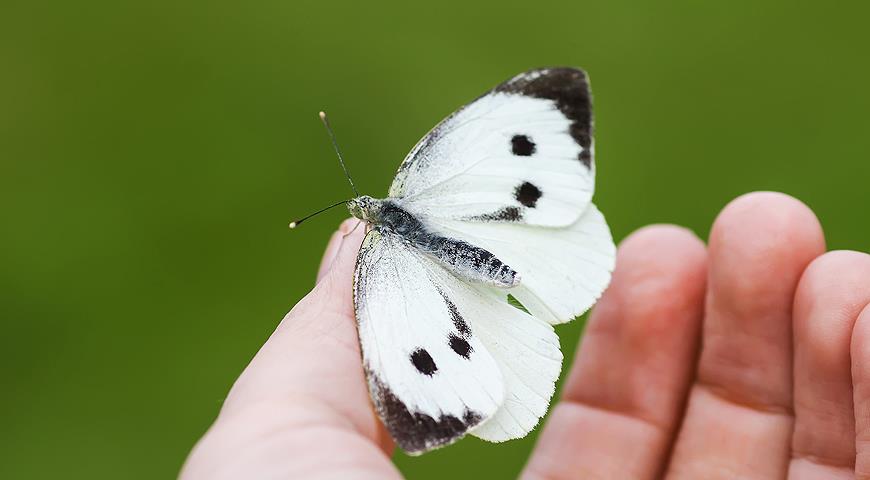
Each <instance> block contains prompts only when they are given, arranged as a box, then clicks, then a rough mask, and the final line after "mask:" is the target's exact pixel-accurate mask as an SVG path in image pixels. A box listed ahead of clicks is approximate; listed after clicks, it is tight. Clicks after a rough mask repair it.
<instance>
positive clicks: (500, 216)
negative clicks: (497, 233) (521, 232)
mask: <svg viewBox="0 0 870 480" xmlns="http://www.w3.org/2000/svg"><path fill="white" fill-rule="evenodd" d="M522 218H523V212H521V211H520V209H519V208H518V207H504V208H502V209H499V210H496V211H495V212H492V213H485V214H483V215H478V216H476V217H471V220H489V221H493V220H494V221H499V222H518V221H520V220H522Z"/></svg>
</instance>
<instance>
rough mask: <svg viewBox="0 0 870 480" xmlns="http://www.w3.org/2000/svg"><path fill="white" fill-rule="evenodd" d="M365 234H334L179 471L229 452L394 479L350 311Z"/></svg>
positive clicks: (290, 472) (295, 467)
mask: <svg viewBox="0 0 870 480" xmlns="http://www.w3.org/2000/svg"><path fill="white" fill-rule="evenodd" d="M363 235H364V229H357V230H356V231H355V232H354V233H352V234H350V235H348V236H346V237H345V236H343V235H342V236H339V240H337V241H339V242H340V245H339V246H338V248H337V252H336V255H335V259H334V261H333V262H332V268H331V269H329V271H328V273H326V274H325V275H324V276H323V278H322V279H321V281H320V283H318V285H317V286H316V287H315V288H314V290H312V291H311V293H309V294H308V295H307V296H306V297H305V298H303V299H302V300H301V301H300V302H299V303H298V304H297V305H296V306H295V307H294V308H293V310H292V311H291V312H290V313H288V314H287V316H285V318H284V320H283V321H282V322H281V324H280V325H279V326H278V328H277V329H276V330H275V332H274V333H273V334H272V336H271V337H270V338H269V339H268V340H267V341H266V343H265V344H264V345H263V347H262V348H261V349H260V351H259V352H258V353H257V355H256V356H255V357H254V359H253V360H252V361H251V363H250V364H249V365H248V367H247V368H246V369H245V371H244V372H243V373H242V375H241V376H240V377H239V379H238V380H237V381H236V383H235V385H234V386H233V388H232V390H231V392H230V394H229V395H228V397H227V399H226V401H225V403H224V406H223V408H222V410H221V413H220V416H219V418H218V420H217V421H216V422H215V424H214V425H213V426H212V428H211V430H210V431H209V432H208V434H207V435H206V436H205V437H204V438H203V440H202V441H201V442H200V444H199V445H197V447H196V449H195V450H194V452H193V453H192V454H191V457H190V459H189V460H188V464H187V465H186V466H185V472H190V471H194V472H197V471H198V472H202V471H203V469H207V468H208V466H209V465H214V464H220V463H221V462H220V459H222V458H224V457H226V458H231V459H234V460H235V461H239V462H247V463H246V464H257V465H275V466H276V468H278V469H279V471H280V472H281V475H283V476H284V477H288V478H290V477H294V476H297V477H298V476H305V474H304V473H300V472H306V471H307V470H306V469H308V468H315V467H317V468H321V469H331V470H332V471H342V469H347V470H350V466H351V465H352V466H353V467H354V468H359V469H360V472H361V473H364V472H365V471H366V470H367V469H371V471H374V472H378V473H379V474H380V475H379V476H378V475H374V478H387V477H394V476H396V475H397V473H396V472H395V469H394V467H393V466H392V465H391V463H390V461H389V457H388V455H385V450H384V449H386V448H388V443H387V441H386V440H385V438H384V434H383V430H382V427H381V425H380V422H379V420H378V419H377V417H376V416H375V415H374V413H373V411H372V409H371V406H370V402H369V399H368V389H367V386H366V383H365V379H364V375H363V371H362V366H361V363H360V350H359V343H358V339H357V333H356V326H355V320H354V314H353V303H352V293H353V292H352V282H353V271H354V266H355V263H356V255H357V252H358V250H359V246H360V243H361V241H362V238H363ZM252 446H256V447H257V448H256V449H255V448H253V447H252ZM339 450H340V451H339ZM239 452H244V453H248V454H249V455H247V456H246V455H242V454H240V453H239ZM303 453H304V454H303ZM309 473H310V471H309ZM199 476H202V477H205V478H210V476H209V475H207V474H206V475H199ZM241 477H242V476H240V477H238V478H241ZM189 478H198V476H197V475H192V474H191V475H190V476H189Z"/></svg>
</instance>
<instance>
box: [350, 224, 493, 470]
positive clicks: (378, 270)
mask: <svg viewBox="0 0 870 480" xmlns="http://www.w3.org/2000/svg"><path fill="white" fill-rule="evenodd" d="M467 294H469V287H467V286H466V285H464V284H462V283H461V282H459V281H458V280H456V279H455V278H454V277H452V276H451V275H450V274H449V273H447V272H446V271H445V270H444V269H443V267H441V266H440V265H438V264H436V263H434V262H433V261H432V260H430V259H429V258H428V257H426V256H425V255H423V254H421V253H420V252H419V251H417V250H416V249H415V248H413V247H411V246H410V245H409V244H408V243H407V242H405V241H403V239H402V238H400V237H399V236H398V235H396V234H394V233H390V232H381V231H379V229H378V228H377V227H375V229H373V230H372V231H371V232H369V233H368V235H367V236H366V239H365V241H364V242H363V246H362V248H361V250H360V254H359V259H358V261H357V270H356V275H355V281H354V304H355V310H356V317H357V323H358V329H359V336H360V345H361V347H362V353H363V363H364V367H365V371H366V375H367V377H368V384H369V391H370V393H371V395H372V400H373V402H374V405H375V409H376V410H377V412H378V414H379V416H380V417H381V419H382V420H383V422H384V424H385V425H386V427H387V429H388V430H389V432H390V434H391V435H392V437H393V438H394V439H395V440H396V442H397V443H398V445H399V446H400V447H401V448H402V449H403V450H405V451H406V452H409V453H419V452H423V451H426V450H430V449H432V448H436V447H439V446H442V445H446V444H449V443H452V442H453V441H455V440H457V439H459V438H461V437H462V436H463V435H465V433H466V432H467V431H468V430H469V429H472V428H474V427H475V426H477V425H478V424H480V423H482V422H483V421H484V420H486V419H487V418H489V417H491V416H492V415H493V414H494V413H495V411H496V410H497V409H498V408H499V406H500V405H501V404H502V402H503V399H504V383H503V381H502V375H501V370H500V369H499V367H498V365H497V364H496V362H495V360H494V359H493V357H492V356H491V355H490V354H489V352H488V351H487V349H486V348H485V347H484V346H483V344H482V343H481V342H480V340H479V339H478V338H477V336H476V335H475V332H474V327H473V326H472V325H471V324H470V323H469V321H468V320H466V318H467V317H468V316H469V313H470V312H465V311H463V310H464V307H459V306H457V303H456V302H454V301H453V298H455V297H457V296H463V295H467ZM474 313H477V312H474Z"/></svg>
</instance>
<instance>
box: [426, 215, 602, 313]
mask: <svg viewBox="0 0 870 480" xmlns="http://www.w3.org/2000/svg"><path fill="white" fill-rule="evenodd" d="M428 225H429V227H430V228H432V229H433V230H434V231H435V232H437V233H438V234H440V235H444V236H447V237H452V238H456V239H459V240H462V241H465V242H467V243H470V244H472V245H475V246H477V247H480V248H483V249H486V250H487V251H489V252H492V254H493V255H495V256H496V257H497V258H498V259H499V260H501V261H502V262H504V263H505V264H507V265H510V266H511V268H513V269H514V270H515V271H516V272H517V274H518V275H519V277H520V278H521V279H522V280H521V282H520V284H519V285H518V286H516V287H514V288H512V289H510V290H508V291H507V292H505V291H502V295H506V294H507V293H510V294H511V295H513V296H514V297H515V298H516V299H517V300H519V301H520V303H522V304H523V306H524V307H526V308H527V309H528V310H529V312H530V313H531V314H532V315H534V316H535V317H537V318H539V319H542V320H544V321H546V322H548V323H550V324H559V323H564V322H569V321H571V320H572V319H574V318H576V317H577V316H579V315H582V314H583V313H584V312H586V310H588V309H589V308H590V307H591V306H592V305H593V304H594V303H595V302H596V301H597V300H598V298H599V297H600V296H601V294H602V293H603V292H604V289H605V288H607V285H608V284H609V283H610V276H611V272H612V271H613V268H614V265H615V261H616V246H615V245H614V244H613V238H612V237H611V234H610V229H609V228H608V226H607V222H606V221H605V220H604V216H603V215H602V214H601V212H599V211H598V208H596V207H595V205H593V204H590V205H589V206H588V207H587V209H586V211H584V212H583V214H582V215H581V216H580V218H578V219H577V220H576V221H575V222H574V223H573V224H571V225H569V226H567V227H564V228H540V227H534V226H529V225H517V224H509V223H500V222H467V221H461V220H452V219H444V218H430V219H429V221H428Z"/></svg>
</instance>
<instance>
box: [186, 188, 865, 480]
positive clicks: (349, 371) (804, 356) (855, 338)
mask: <svg viewBox="0 0 870 480" xmlns="http://www.w3.org/2000/svg"><path fill="white" fill-rule="evenodd" d="M355 224H356V221H348V222H345V223H344V224H342V227H341V229H340V231H339V232H336V233H335V234H334V235H333V237H332V239H331V240H330V242H329V245H328V247H327V250H326V254H325V255H324V260H323V262H322V264H321V268H320V272H319V274H318V281H317V286H316V287H315V288H314V290H313V291H312V292H311V293H309V294H308V295H307V296H306V297H305V298H304V299H303V300H302V301H300V302H299V304H297V305H296V307H294V308H293V310H292V311H291V312H290V313H289V314H287V316H286V317H285V318H284V320H283V321H282V322H281V324H280V325H279V326H278V328H277V330H276V331H275V332H274V333H273V334H272V336H271V337H270V338H269V340H268V341H267V342H266V344H265V345H264V346H263V348H262V349H261V350H260V352H259V353H258V354H257V355H256V357H255V358H254V359H253V361H252V362H251V364H250V365H249V366H248V367H247V369H246V370H245V371H244V372H243V373H242V375H241V377H239V379H238V381H237V382H236V383H235V385H234V386H233V388H232V390H231V391H230V393H229V395H228V397H227V399H226V402H225V404H224V406H223V408H222V410H221V412H220V414H219V416H218V418H217V420H216V421H215V423H214V425H212V427H211V429H210V430H209V431H208V433H207V434H206V435H205V436H204V437H203V438H202V440H200V442H199V443H198V444H197V446H196V447H195V448H194V450H193V452H192V453H191V455H190V457H189V458H188V460H187V463H186V464H185V466H184V469H183V471H182V474H181V476H182V478H183V479H185V480H194V479H220V478H227V479H236V478H355V479H367V478H372V479H385V478H400V474H399V472H398V471H397V470H396V468H395V467H394V466H393V465H392V463H391V462H390V455H391V452H392V449H393V446H392V442H391V441H390V438H389V436H388V435H387V434H386V431H385V430H384V428H383V426H382V425H381V424H380V421H379V420H378V419H377V416H376V415H375V414H374V412H373V410H372V407H371V406H370V401H369V397H368V390H367V388H366V384H365V380H364V376H363V371H362V367H361V363H360V353H359V345H358V342H357V334H356V328H355V320H354V314H353V303H352V285H351V283H352V281H351V279H352V275H353V269H354V263H355V259H356V252H357V250H358V248H359V245H360V243H361V241H362V236H363V229H362V228H358V229H356V230H355V231H354V232H353V233H351V234H349V235H347V236H346V237H345V234H346V233H347V232H349V231H350V230H351V229H353V227H354V226H355ZM824 250H825V244H824V236H823V233H822V230H821V227H820V226H819V224H818V221H817V220H816V218H815V216H814V215H813V213H812V212H811V211H810V210H809V209H808V208H807V207H805V206H804V205H803V204H801V203H800V202H798V201H796V200H794V199H792V198H790V197H787V196H785V195H781V194H775V193H753V194H749V195H745V196H743V197H740V198H738V199H737V200H735V201H733V202H732V203H731V204H730V205H729V206H728V207H726V208H725V209H724V210H723V212H722V213H721V214H720V215H719V218H718V219H717V220H716V222H715V224H714V226H713V229H712V232H711V234H710V246H709V248H705V246H704V245H703V243H702V242H701V241H700V240H698V239H697V238H696V237H695V236H694V235H693V234H692V233H690V232H688V231H686V230H684V229H682V228H679V227H673V226H664V225H659V226H650V227H645V228H643V229H641V230H639V231H637V232H635V233H634V234H632V235H631V236H629V237H628V238H627V239H626V240H625V241H623V242H622V245H621V246H620V248H619V253H618V256H617V266H616V271H615V272H614V275H613V281H612V283H611V285H610V287H609V289H608V290H607V291H606V292H605V294H604V296H603V297H602V298H601V300H600V302H599V303H598V305H597V306H596V308H595V310H594V311H593V313H592V315H591V317H590V320H589V324H588V326H587V329H586V333H585V335H584V336H583V340H582V343H581V346H580V349H579V350H578V353H577V355H576V358H575V360H574V365H573V366H572V367H571V372H570V375H569V378H568V379H567V383H566V384H565V386H564V389H563V396H562V398H561V400H560V401H559V402H558V403H556V405H555V406H554V407H553V409H552V413H551V415H550V417H549V420H548V421H547V424H546V426H545V427H544V430H543V432H542V434H541V436H540V440H539V442H538V445H537V448H536V450H535V452H534V453H533V455H532V458H531V460H530V461H529V463H528V465H527V467H526V470H525V472H524V476H525V477H526V478H529V479H536V478H550V479H557V478H558V479H562V478H565V479H567V478H585V479H590V478H603V479H612V478H620V479H621V478H625V479H646V478H658V477H661V476H665V477H667V478H688V479H697V478H704V479H715V478H723V479H724V478H728V479H731V478H759V479H767V478H791V479H816V478H818V479H822V478H824V479H837V478H856V477H857V478H870V307H868V308H865V307H866V306H867V305H868V303H870V255H867V254H864V253H857V252H842V251H841V252H830V253H824Z"/></svg>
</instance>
